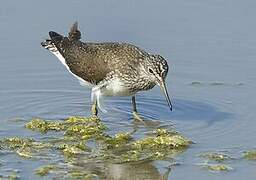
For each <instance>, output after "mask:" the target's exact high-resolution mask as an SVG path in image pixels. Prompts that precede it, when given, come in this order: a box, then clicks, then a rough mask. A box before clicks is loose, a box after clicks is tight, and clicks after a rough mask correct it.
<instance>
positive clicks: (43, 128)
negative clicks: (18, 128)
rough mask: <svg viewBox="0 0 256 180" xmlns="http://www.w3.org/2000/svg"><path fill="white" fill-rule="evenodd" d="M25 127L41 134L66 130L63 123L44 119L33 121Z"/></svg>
mask: <svg viewBox="0 0 256 180" xmlns="http://www.w3.org/2000/svg"><path fill="white" fill-rule="evenodd" d="M25 127H26V128H28V129H31V130H33V131H39V132H41V133H46V132H48V131H50V130H55V131H60V130H63V129H64V128H65V126H64V124H63V123H61V122H54V121H46V120H43V119H32V120H31V121H30V122H28V123H27V124H26V125H25Z"/></svg>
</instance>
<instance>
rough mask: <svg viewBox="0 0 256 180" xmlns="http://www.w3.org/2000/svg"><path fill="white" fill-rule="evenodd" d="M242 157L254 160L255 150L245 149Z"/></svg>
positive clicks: (255, 158) (255, 156)
mask: <svg viewBox="0 0 256 180" xmlns="http://www.w3.org/2000/svg"><path fill="white" fill-rule="evenodd" d="M243 157H244V158H245V159H247V160H253V161H255V160H256V150H251V151H246V152H245V153H244V155H243Z"/></svg>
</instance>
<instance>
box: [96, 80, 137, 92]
mask: <svg viewBox="0 0 256 180" xmlns="http://www.w3.org/2000/svg"><path fill="white" fill-rule="evenodd" d="M101 93H102V94H103V95H104V96H131V95H132V94H133V93H132V92H131V91H130V89H129V88H128V87H127V86H126V85H125V82H124V81H123V80H121V79H120V78H115V79H112V80H110V81H109V82H108V83H107V85H106V86H105V87H104V88H102V90H101Z"/></svg>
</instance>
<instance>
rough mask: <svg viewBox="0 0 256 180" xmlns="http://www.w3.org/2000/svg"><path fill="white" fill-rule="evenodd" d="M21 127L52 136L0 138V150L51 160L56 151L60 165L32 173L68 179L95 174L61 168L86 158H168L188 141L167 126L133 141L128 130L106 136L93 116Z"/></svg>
mask: <svg viewBox="0 0 256 180" xmlns="http://www.w3.org/2000/svg"><path fill="white" fill-rule="evenodd" d="M25 128H27V129H30V130H32V131H38V132H40V133H44V134H46V133H48V132H49V131H51V133H50V134H51V135H53V137H52V138H50V137H48V138H46V139H44V140H43V141H42V140H35V139H32V138H25V137H24V138H22V137H9V138H5V139H3V140H1V143H0V144H1V149H5V150H9V151H11V152H15V153H16V154H17V155H19V156H21V157H22V158H30V159H31V158H32V159H37V158H41V157H44V158H48V159H49V158H50V159H52V160H54V157H55V156H56V154H58V155H60V156H62V157H63V162H64V164H62V165H60V164H50V165H46V166H42V167H40V168H37V169H36V170H35V173H36V174H37V175H40V176H46V175H48V174H49V172H51V174H56V175H57V174H58V175H59V174H63V175H65V177H68V178H78V179H79V178H81V177H83V179H84V178H85V179H86V178H88V179H90V178H93V177H95V176H96V175H95V174H94V173H93V172H91V171H83V170H78V169H73V170H72V169H68V171H66V170H65V169H66V168H68V167H69V166H70V165H71V164H80V163H86V162H88V161H92V162H95V161H97V162H111V163H126V162H140V161H148V160H160V159H165V158H172V157H175V156H176V155H177V154H179V153H181V152H183V151H184V150H186V149H187V148H188V147H189V145H190V144H191V141H190V140H188V139H187V138H185V137H183V136H182V135H180V134H179V133H177V132H173V131H169V130H167V129H156V130H155V131H153V132H152V133H150V134H149V135H147V136H145V137H142V138H140V139H137V140H135V139H134V138H133V134H132V133H127V132H119V133H117V134H115V135H113V136H110V135H108V134H107V128H106V126H105V125H104V124H103V123H102V122H101V121H100V119H98V118H96V117H90V118H87V117H76V116H73V117H69V118H68V119H66V120H62V121H60V120H58V121H50V120H44V119H39V118H37V119H32V120H31V121H30V122H28V123H27V124H26V125H25ZM54 132H58V136H57V137H56V136H54V134H53V133H54ZM59 132H60V133H59ZM61 132H62V133H61ZM67 164H70V165H67ZM60 169H62V171H61V170H60ZM67 172H68V173H67Z"/></svg>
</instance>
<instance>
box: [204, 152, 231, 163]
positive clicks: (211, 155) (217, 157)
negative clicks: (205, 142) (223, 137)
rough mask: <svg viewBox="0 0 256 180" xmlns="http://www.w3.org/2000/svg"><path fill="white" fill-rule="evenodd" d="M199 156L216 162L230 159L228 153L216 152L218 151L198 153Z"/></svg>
mask: <svg viewBox="0 0 256 180" xmlns="http://www.w3.org/2000/svg"><path fill="white" fill-rule="evenodd" d="M199 157H202V158H205V159H208V160H211V161H216V162H223V161H226V160H230V159H231V157H230V156H229V155H227V154H223V153H218V152H207V153H204V154H201V155H199Z"/></svg>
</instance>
